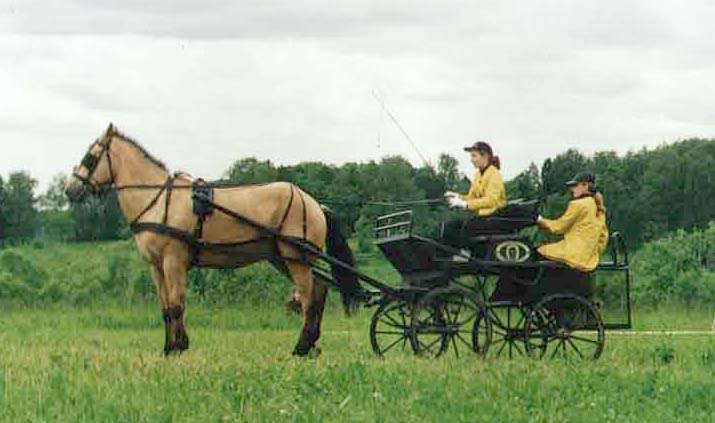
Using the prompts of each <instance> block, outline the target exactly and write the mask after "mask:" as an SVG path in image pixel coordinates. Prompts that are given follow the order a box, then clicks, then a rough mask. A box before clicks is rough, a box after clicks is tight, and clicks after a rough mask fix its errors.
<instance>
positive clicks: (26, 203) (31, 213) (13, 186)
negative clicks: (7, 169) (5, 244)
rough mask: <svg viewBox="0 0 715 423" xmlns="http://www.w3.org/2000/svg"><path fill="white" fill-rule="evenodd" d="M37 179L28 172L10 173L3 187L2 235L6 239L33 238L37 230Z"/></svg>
mask: <svg viewBox="0 0 715 423" xmlns="http://www.w3.org/2000/svg"><path fill="white" fill-rule="evenodd" d="M36 186H37V181H36V180H34V179H32V177H31V176H30V175H29V174H28V173H26V172H14V173H11V174H10V177H9V178H8V181H7V183H6V184H4V186H3V189H2V198H1V199H0V200H2V204H3V205H2V209H1V210H0V211H1V212H2V214H3V218H2V223H3V230H2V235H3V237H4V239H5V241H9V242H11V243H18V242H21V241H25V240H28V239H31V238H32V237H34V236H35V234H36V230H37V210H36V209H35V202H36V201H37V199H36V198H35V195H34V190H35V187H36Z"/></svg>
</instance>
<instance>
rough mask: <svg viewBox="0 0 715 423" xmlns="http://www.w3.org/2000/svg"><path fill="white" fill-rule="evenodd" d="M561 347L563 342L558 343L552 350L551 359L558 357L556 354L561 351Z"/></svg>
mask: <svg viewBox="0 0 715 423" xmlns="http://www.w3.org/2000/svg"><path fill="white" fill-rule="evenodd" d="M560 347H561V343H558V344H556V348H554V350H553V351H552V352H551V357H550V359H551V360H553V359H554V358H555V357H556V354H557V353H558V352H559V348H560Z"/></svg>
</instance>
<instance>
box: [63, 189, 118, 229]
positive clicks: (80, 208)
mask: <svg viewBox="0 0 715 423" xmlns="http://www.w3.org/2000/svg"><path fill="white" fill-rule="evenodd" d="M70 212H71V214H72V218H73V220H74V230H75V233H74V239H75V240H76V241H105V240H116V239H121V238H123V237H124V235H125V234H126V232H127V231H126V227H127V222H126V219H125V218H124V215H123V214H122V212H121V210H120V208H119V203H118V202H117V194H116V192H113V191H111V192H108V193H106V194H104V195H101V196H89V197H87V198H85V199H84V200H83V201H81V202H75V203H72V204H71V205H70Z"/></svg>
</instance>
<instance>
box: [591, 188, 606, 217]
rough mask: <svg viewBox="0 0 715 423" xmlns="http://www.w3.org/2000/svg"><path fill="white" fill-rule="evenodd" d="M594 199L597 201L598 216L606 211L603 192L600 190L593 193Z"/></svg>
mask: <svg viewBox="0 0 715 423" xmlns="http://www.w3.org/2000/svg"><path fill="white" fill-rule="evenodd" d="M593 201H595V202H596V215H597V216H600V215H602V214H604V213H606V206H605V204H604V203H603V194H601V193H600V192H598V191H596V192H595V193H593Z"/></svg>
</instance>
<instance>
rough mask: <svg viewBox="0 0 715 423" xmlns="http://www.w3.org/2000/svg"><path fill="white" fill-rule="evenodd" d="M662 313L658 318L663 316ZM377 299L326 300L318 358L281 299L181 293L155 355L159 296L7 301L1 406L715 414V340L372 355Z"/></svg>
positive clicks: (19, 412)
mask: <svg viewBox="0 0 715 423" xmlns="http://www.w3.org/2000/svg"><path fill="white" fill-rule="evenodd" d="M665 315H667V316H668V318H667V319H664V317H663V316H665ZM369 316H370V312H369V311H368V310H363V311H362V312H361V313H360V314H358V315H357V316H355V317H353V318H346V317H343V316H342V313H341V312H340V310H339V309H337V307H335V306H332V305H331V308H330V310H329V311H328V313H327V315H326V318H325V324H324V333H323V337H322V340H321V346H322V349H323V354H322V355H321V356H320V357H319V358H317V359H298V358H294V357H291V356H290V351H291V349H292V347H293V344H294V342H295V340H296V337H297V333H298V330H299V322H298V320H297V318H296V317H295V316H290V315H287V314H286V313H285V312H284V311H283V310H280V309H279V308H275V309H265V308H261V309H256V308H246V309H241V308H223V309H218V308H206V307H193V308H189V316H188V322H187V323H188V326H189V331H190V335H191V337H192V345H191V350H190V351H189V352H188V353H186V354H184V355H182V356H176V357H170V358H168V359H167V358H164V357H163V356H162V355H161V354H160V349H161V347H162V345H163V330H162V325H161V322H160V319H159V316H158V311H157V310H156V309H155V308H154V307H151V306H149V305H147V306H134V307H131V308H128V309H127V308H108V309H105V308H88V309H73V308H68V307H51V308H49V309H31V310H22V309H17V308H10V309H9V310H6V311H5V312H4V313H3V314H2V316H0V417H1V420H2V421H12V422H19V421H68V422H70V421H71V422H74V421H98V422H99V421H101V422H108V421H146V422H164V421H165V422H169V421H173V422H176V421H201V422H204V421H205V422H213V421H216V422H220V421H251V422H253V421H271V422H273V421H311V422H312V421H340V422H353V421H354V422H363V421H386V422H392V421H469V422H474V421H490V422H493V421H504V422H521V421H523V422H530V421H534V422H541V421H543V422H546V421H594V422H595V421H599V422H600V421H618V422H624V421H641V422H644V421H648V422H651V421H664V422H666V421H667V422H671V421H711V419H712V416H713V415H714V414H715V342H714V341H713V339H712V337H711V336H703V335H688V336H683V335H657V336H654V335H650V336H645V335H621V334H615V333H609V334H608V335H607V339H606V350H605V352H604V355H603V357H602V358H601V360H600V361H598V362H595V363H591V362H587V363H583V362H580V363H568V362H563V361H548V360H544V361H538V360H535V359H513V360H507V359H487V360H482V359H479V358H477V357H461V358H460V359H456V358H454V357H452V356H449V357H445V358H442V359H438V360H428V359H421V358H415V357H412V356H411V355H403V356H399V355H398V356H394V357H388V358H386V359H380V358H377V357H375V356H373V354H372V352H371V350H370V347H369V342H368V337H367V329H368V319H369ZM639 316H641V318H640V319H639V320H638V327H639V329H656V330H657V329H662V328H667V329H672V328H673V327H678V328H688V329H694V330H707V329H708V327H709V323H710V313H709V311H707V310H693V311H690V312H685V311H683V310H667V311H662V312H660V313H658V312H644V313H640V314H639Z"/></svg>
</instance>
